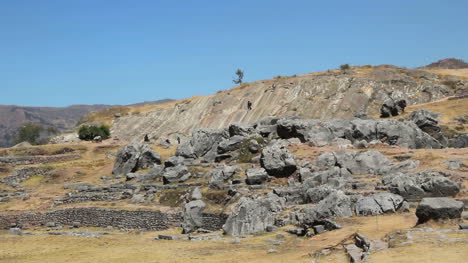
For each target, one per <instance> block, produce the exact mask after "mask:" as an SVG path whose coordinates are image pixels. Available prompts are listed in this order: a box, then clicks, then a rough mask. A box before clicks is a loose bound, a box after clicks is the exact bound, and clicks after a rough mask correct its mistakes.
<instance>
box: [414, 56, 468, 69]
mask: <svg viewBox="0 0 468 263" xmlns="http://www.w3.org/2000/svg"><path fill="white" fill-rule="evenodd" d="M423 68H428V69H432V68H444V69H461V68H468V63H466V62H465V61H463V60H462V59H456V58H446V59H441V60H439V61H437V62H434V63H431V64H429V65H427V66H424V67H423Z"/></svg>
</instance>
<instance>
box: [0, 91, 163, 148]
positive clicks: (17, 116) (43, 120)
mask: <svg viewBox="0 0 468 263" xmlns="http://www.w3.org/2000/svg"><path fill="white" fill-rule="evenodd" d="M170 101H172V100H170V99H165V100H158V101H145V102H142V103H137V104H132V105H129V106H134V107H135V106H146V105H155V104H160V103H167V102H170ZM112 107H118V106H112V105H71V106H68V107H27V106H16V105H0V147H8V146H12V145H13V144H14V142H13V141H14V137H15V134H16V131H17V129H18V128H19V127H20V126H21V125H22V124H24V123H26V122H34V123H37V124H40V125H42V126H45V127H55V128H57V130H58V131H59V132H64V131H67V130H70V129H72V128H74V127H75V125H76V123H77V121H78V120H80V119H81V117H83V116H84V115H87V114H89V113H91V112H95V111H101V110H104V109H108V108H112Z"/></svg>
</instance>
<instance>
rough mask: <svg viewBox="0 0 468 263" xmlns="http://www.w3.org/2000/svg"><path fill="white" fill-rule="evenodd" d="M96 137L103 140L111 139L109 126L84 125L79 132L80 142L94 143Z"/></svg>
mask: <svg viewBox="0 0 468 263" xmlns="http://www.w3.org/2000/svg"><path fill="white" fill-rule="evenodd" d="M96 136H101V139H103V140H105V139H109V137H110V128H109V126H107V125H104V124H103V125H101V126H95V125H83V126H81V127H80V129H79V130H78V137H79V138H80V140H85V141H92V140H93V139H94V138H95V137H96Z"/></svg>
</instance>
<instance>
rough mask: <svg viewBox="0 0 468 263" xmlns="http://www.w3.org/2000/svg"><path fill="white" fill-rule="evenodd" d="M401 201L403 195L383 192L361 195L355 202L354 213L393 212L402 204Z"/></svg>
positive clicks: (377, 213)
mask: <svg viewBox="0 0 468 263" xmlns="http://www.w3.org/2000/svg"><path fill="white" fill-rule="evenodd" d="M403 202H404V199H403V197H401V196H399V195H396V194H391V193H385V192H381V193H376V194H373V195H370V196H361V197H360V198H359V199H358V200H357V202H356V204H355V209H356V215H362V216H368V215H380V214H384V213H394V212H396V211H397V210H398V209H399V208H400V207H401V206H402V205H403Z"/></svg>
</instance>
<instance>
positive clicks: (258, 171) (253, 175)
mask: <svg viewBox="0 0 468 263" xmlns="http://www.w3.org/2000/svg"><path fill="white" fill-rule="evenodd" d="M246 176H247V178H246V179H245V183H246V184H248V185H254V184H263V183H265V182H266V181H268V179H269V177H268V174H267V172H266V171H265V169H263V168H250V169H247V171H246Z"/></svg>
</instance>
